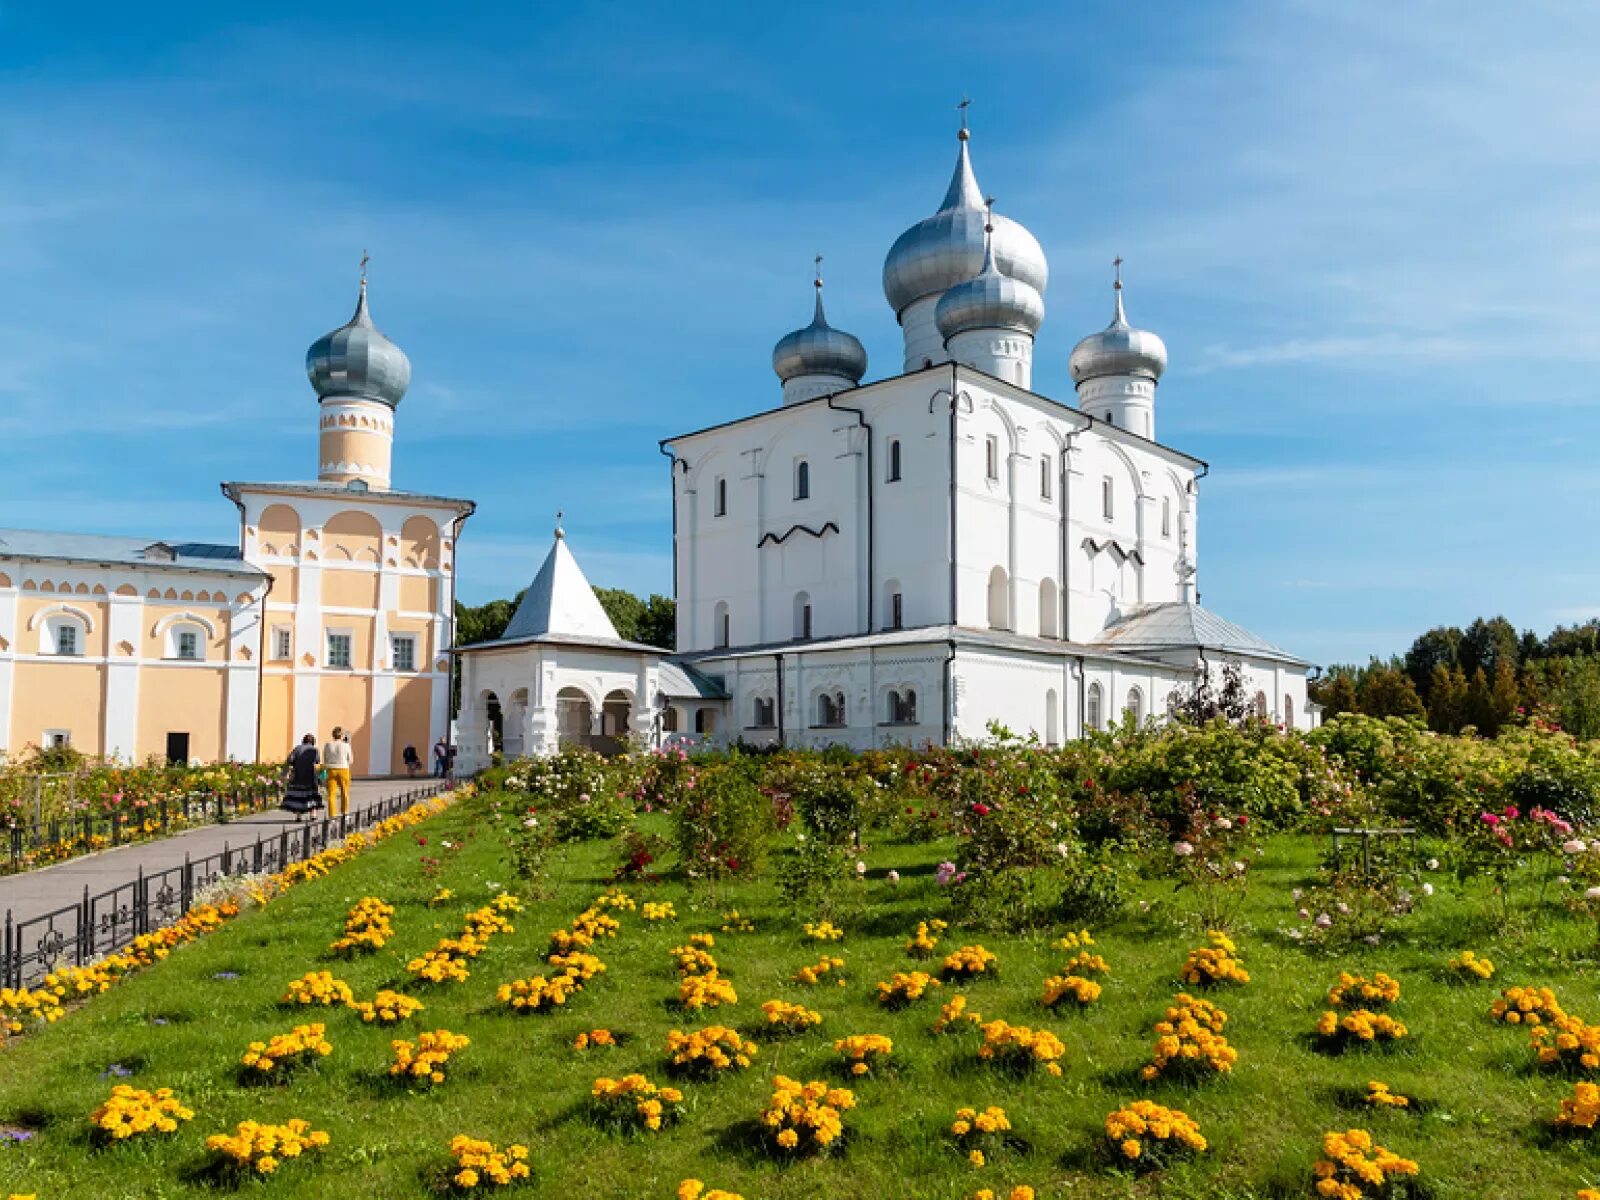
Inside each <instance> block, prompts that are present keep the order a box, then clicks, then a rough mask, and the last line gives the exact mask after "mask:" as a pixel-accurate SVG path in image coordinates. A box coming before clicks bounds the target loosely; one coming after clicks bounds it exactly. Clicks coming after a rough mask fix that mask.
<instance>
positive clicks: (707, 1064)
mask: <svg viewBox="0 0 1600 1200" xmlns="http://www.w3.org/2000/svg"><path fill="white" fill-rule="evenodd" d="M758 1053H759V1048H758V1047H757V1046H756V1044H755V1043H754V1042H752V1041H749V1040H748V1039H746V1038H743V1037H741V1036H740V1035H739V1033H738V1032H737V1031H736V1030H733V1029H730V1028H728V1027H727V1026H726V1025H708V1026H706V1027H705V1028H704V1029H696V1030H694V1031H693V1032H691V1033H683V1032H682V1031H680V1030H677V1029H674V1030H672V1031H671V1032H670V1033H668V1034H667V1056H668V1059H669V1062H670V1064H671V1066H672V1067H673V1069H674V1070H678V1071H682V1072H685V1073H686V1074H694V1075H699V1076H700V1077H702V1078H711V1077H713V1076H716V1075H720V1074H722V1073H723V1072H724V1071H742V1070H743V1069H744V1068H746V1067H748V1066H749V1065H750V1063H751V1061H752V1060H753V1059H754V1058H755V1057H756V1055H757V1054H758Z"/></svg>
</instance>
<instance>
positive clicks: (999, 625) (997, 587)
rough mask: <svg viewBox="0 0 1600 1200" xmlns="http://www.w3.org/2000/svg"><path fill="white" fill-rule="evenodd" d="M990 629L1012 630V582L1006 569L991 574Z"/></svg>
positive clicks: (1000, 568)
mask: <svg viewBox="0 0 1600 1200" xmlns="http://www.w3.org/2000/svg"><path fill="white" fill-rule="evenodd" d="M989 628H990V629H1010V628H1011V581H1010V579H1009V578H1007V576H1006V569H1005V568H1004V567H996V568H994V570H992V571H990V572H989Z"/></svg>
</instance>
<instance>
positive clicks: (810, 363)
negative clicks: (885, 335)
mask: <svg viewBox="0 0 1600 1200" xmlns="http://www.w3.org/2000/svg"><path fill="white" fill-rule="evenodd" d="M772 369H773V370H774V371H776V372H777V373H778V378H779V379H781V380H782V381H783V382H784V383H788V382H789V380H791V379H794V378H796V377H798V376H800V375H837V376H839V377H840V378H842V379H848V380H849V381H850V382H851V383H853V384H854V383H860V382H861V377H862V376H863V375H865V374H866V373H867V350H866V347H865V346H863V345H862V344H861V341H860V339H858V338H856V337H855V336H854V335H853V334H848V333H846V332H845V331H844V330H842V329H835V328H834V327H833V326H832V325H829V324H828V318H827V316H826V315H824V313H823V311H822V280H821V279H820V278H819V279H818V280H817V308H816V315H815V316H813V317H812V318H811V324H809V325H807V326H806V327H805V328H804V329H796V330H795V331H794V332H793V333H786V334H784V335H783V337H782V338H780V339H779V340H778V344H777V345H776V346H774V347H773V348H772Z"/></svg>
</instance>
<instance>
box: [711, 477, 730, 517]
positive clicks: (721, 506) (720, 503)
mask: <svg viewBox="0 0 1600 1200" xmlns="http://www.w3.org/2000/svg"><path fill="white" fill-rule="evenodd" d="M716 497H717V498H716V507H715V509H714V514H715V515H716V516H719V517H725V516H727V515H728V481H727V480H726V479H723V478H721V477H720V476H719V477H718V479H717V486H716Z"/></svg>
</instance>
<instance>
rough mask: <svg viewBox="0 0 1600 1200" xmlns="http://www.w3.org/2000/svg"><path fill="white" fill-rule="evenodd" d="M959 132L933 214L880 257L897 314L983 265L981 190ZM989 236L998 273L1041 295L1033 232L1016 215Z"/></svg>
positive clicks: (1000, 221) (1045, 271)
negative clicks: (944, 189) (946, 180)
mask: <svg viewBox="0 0 1600 1200" xmlns="http://www.w3.org/2000/svg"><path fill="white" fill-rule="evenodd" d="M958 136H959V137H960V140H961V150H960V153H959V154H958V155H957V157H956V169H955V174H954V175H952V176H951V178H950V189H949V191H947V192H946V193H945V196H944V203H943V204H941V205H940V206H939V211H938V212H936V213H934V214H933V216H931V217H928V218H927V219H925V220H922V221H918V222H917V223H916V224H915V225H913V226H912V227H911V228H910V229H908V230H906V231H905V232H904V233H902V234H901V235H900V236H899V237H898V238H897V239H895V243H894V246H893V247H892V248H891V249H890V250H889V257H888V258H886V259H885V260H884V263H883V294H884V296H885V297H886V298H887V299H888V301H889V306H890V307H891V308H893V309H894V311H895V315H896V316H899V315H900V314H901V313H903V312H905V310H906V309H907V308H909V307H910V306H911V305H912V304H915V303H916V302H917V301H918V300H920V299H922V298H923V297H924V296H936V295H938V294H939V293H941V292H944V291H946V290H948V289H949V288H953V287H954V286H955V285H956V284H958V283H964V282H965V281H967V280H968V279H971V278H972V277H973V276H974V275H977V274H978V273H979V272H981V271H982V270H983V257H984V252H985V249H984V246H985V240H986V239H985V238H984V233H983V227H984V221H985V215H984V209H983V193H982V192H981V191H979V190H978V180H977V177H976V176H975V175H974V174H973V173H972V159H971V157H970V156H969V155H968V153H967V142H968V139H969V136H970V135H969V134H968V132H967V130H966V128H965V126H963V127H962V130H961V132H960V134H959V135H958ZM992 240H993V243H994V260H995V265H996V266H998V267H999V268H1000V273H1001V274H1002V275H1007V276H1010V277H1011V278H1012V279H1014V280H1016V281H1017V282H1018V283H1025V284H1027V285H1028V286H1029V287H1030V288H1032V289H1033V290H1034V291H1035V292H1036V293H1038V294H1039V295H1041V296H1042V295H1043V294H1044V290H1045V286H1046V284H1048V283H1049V281H1050V267H1049V264H1047V263H1046V262H1045V257H1044V251H1043V250H1041V249H1040V248H1039V243H1038V242H1037V241H1036V240H1035V239H1034V236H1033V234H1031V233H1029V232H1028V231H1027V230H1026V229H1024V228H1023V227H1022V226H1021V225H1019V224H1017V223H1016V222H1015V221H1012V220H1008V219H1007V218H1005V217H996V218H995V224H994V237H993V239H992Z"/></svg>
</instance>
